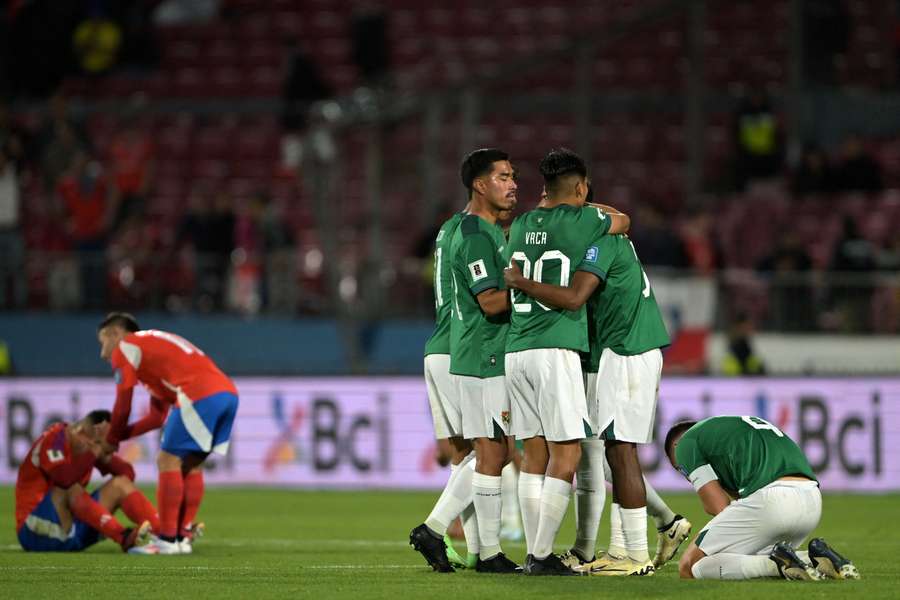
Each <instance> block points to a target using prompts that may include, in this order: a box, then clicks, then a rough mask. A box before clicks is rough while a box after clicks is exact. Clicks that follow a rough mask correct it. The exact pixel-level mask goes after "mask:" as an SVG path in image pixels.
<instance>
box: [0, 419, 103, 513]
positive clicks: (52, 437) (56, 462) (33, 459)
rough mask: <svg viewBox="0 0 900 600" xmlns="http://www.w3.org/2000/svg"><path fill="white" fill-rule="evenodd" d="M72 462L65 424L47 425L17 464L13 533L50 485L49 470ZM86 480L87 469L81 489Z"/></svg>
mask: <svg viewBox="0 0 900 600" xmlns="http://www.w3.org/2000/svg"><path fill="white" fill-rule="evenodd" d="M72 459H73V456H72V448H71V446H70V444H69V441H68V440H67V439H66V424H65V423H56V424H54V425H51V426H50V427H49V428H48V429H47V430H46V431H45V432H44V433H43V434H41V437H39V438H38V439H37V440H36V441H35V442H34V444H33V445H32V446H31V450H29V451H28V455H27V456H26V457H25V460H23V461H22V464H21V465H19V476H18V478H17V479H16V531H18V530H19V529H20V528H21V527H22V524H23V523H25V519H27V518H28V515H30V514H31V511H33V510H34V509H35V507H37V505H38V504H40V503H41V500H43V499H44V496H45V495H46V494H47V490H49V489H50V487H51V486H52V485H53V479H52V477H51V476H50V471H51V470H53V469H58V468H60V467H66V466H68V465H71V464H72ZM90 479H91V469H88V470H87V473H85V474H84V476H83V477H82V478H81V481H80V482H79V483H81V485H83V486H85V485H87V484H88V482H89V481H90Z"/></svg>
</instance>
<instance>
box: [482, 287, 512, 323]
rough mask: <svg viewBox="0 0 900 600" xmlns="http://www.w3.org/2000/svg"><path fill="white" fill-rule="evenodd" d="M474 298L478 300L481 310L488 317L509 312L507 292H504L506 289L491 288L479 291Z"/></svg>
mask: <svg viewBox="0 0 900 600" xmlns="http://www.w3.org/2000/svg"><path fill="white" fill-rule="evenodd" d="M475 298H476V299H477V300H478V306H480V307H481V311H482V312H483V313H484V314H486V315H487V316H489V317H493V316H495V315H502V314H503V313H505V312H509V308H510V304H509V294H507V293H506V290H498V289H497V288H491V289H489V290H484V291H483V292H481V293H479V294H478V295H477V296H475Z"/></svg>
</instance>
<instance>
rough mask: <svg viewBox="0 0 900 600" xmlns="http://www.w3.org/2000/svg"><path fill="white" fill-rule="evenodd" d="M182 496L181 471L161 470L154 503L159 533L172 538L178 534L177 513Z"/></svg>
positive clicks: (182, 481) (182, 482)
mask: <svg viewBox="0 0 900 600" xmlns="http://www.w3.org/2000/svg"><path fill="white" fill-rule="evenodd" d="M183 498H184V480H183V479H182V477H181V471H163V472H162V473H160V474H159V489H158V490H157V491H156V505H157V507H158V508H159V535H161V536H164V537H167V538H174V537H175V536H177V535H178V513H179V511H180V510H181V501H182V499H183Z"/></svg>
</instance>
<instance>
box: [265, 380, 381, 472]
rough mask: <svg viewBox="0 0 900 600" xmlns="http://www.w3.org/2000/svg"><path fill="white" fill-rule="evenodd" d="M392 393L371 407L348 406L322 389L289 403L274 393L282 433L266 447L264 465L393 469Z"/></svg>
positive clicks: (322, 469)
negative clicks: (317, 393) (391, 453)
mask: <svg viewBox="0 0 900 600" xmlns="http://www.w3.org/2000/svg"><path fill="white" fill-rule="evenodd" d="M388 404H389V401H388V397H387V395H386V394H379V395H378V396H377V398H376V403H375V406H374V407H372V408H370V409H368V410H348V409H347V408H346V407H345V406H344V407H342V403H341V402H340V401H339V400H338V399H337V398H335V397H332V396H329V395H326V394H320V395H318V396H316V397H314V398H313V399H312V400H310V401H309V402H296V403H293V404H290V410H288V403H287V402H286V401H285V399H284V398H283V397H282V395H281V394H278V393H276V394H274V395H273V396H272V416H273V418H274V420H275V422H276V424H277V425H278V427H279V429H280V430H281V433H280V434H279V436H278V437H277V438H276V439H275V440H273V442H272V445H271V446H270V447H269V450H268V451H267V452H266V458H265V463H264V467H265V470H266V471H273V470H275V469H277V468H278V467H279V466H282V465H287V464H295V463H305V464H309V465H310V467H312V468H313V469H314V470H316V471H320V472H329V471H334V470H336V469H338V468H340V467H342V466H344V465H349V466H351V467H352V468H353V469H354V470H356V471H359V472H361V473H366V472H370V471H380V472H387V471H388V470H389V469H390V464H391V461H390V448H391V444H390V420H389V417H388Z"/></svg>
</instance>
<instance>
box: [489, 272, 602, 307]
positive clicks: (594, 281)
mask: <svg viewBox="0 0 900 600" xmlns="http://www.w3.org/2000/svg"><path fill="white" fill-rule="evenodd" d="M503 279H504V280H505V281H506V286H507V287H509V288H513V289H517V290H521V291H523V292H525V293H526V294H528V295H529V296H531V297H532V298H534V299H536V300H538V301H540V302H541V303H543V304H546V305H547V306H551V307H553V308H561V309H564V310H578V309H579V308H581V307H582V306H583V305H584V303H585V302H587V301H588V298H590V297H591V294H593V293H594V290H596V289H597V286H598V285H599V284H600V278H598V277H597V276H596V275H594V274H592V273H588V272H586V271H576V272H575V276H574V277H572V284H571V285H569V286H568V287H562V286H559V285H553V284H550V283H541V282H538V281H534V280H532V279H527V278H526V277H524V276H523V275H522V271H521V270H520V269H519V265H517V264H516V263H515V262H513V263H512V264H511V265H510V266H509V268H507V269H504V270H503Z"/></svg>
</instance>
